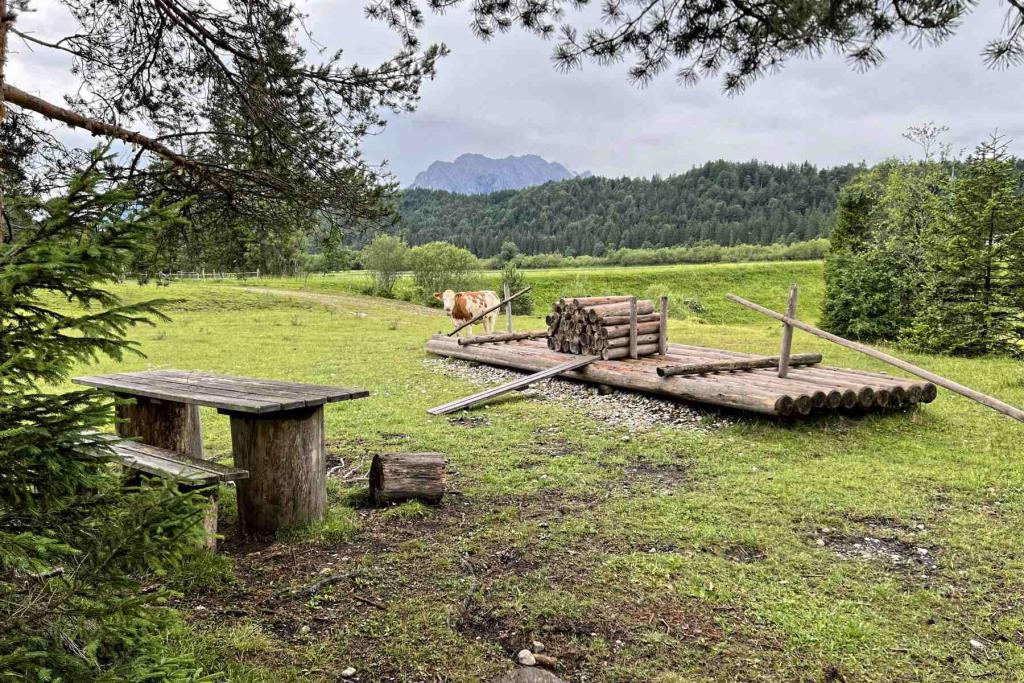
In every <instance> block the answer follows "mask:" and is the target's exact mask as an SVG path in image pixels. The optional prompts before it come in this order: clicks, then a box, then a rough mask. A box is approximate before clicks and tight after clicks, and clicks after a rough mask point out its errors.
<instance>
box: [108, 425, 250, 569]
mask: <svg viewBox="0 0 1024 683" xmlns="http://www.w3.org/2000/svg"><path fill="white" fill-rule="evenodd" d="M105 440H106V439H105ZM109 441H110V443H109V446H110V450H112V451H113V452H114V458H115V459H116V460H117V461H118V462H119V463H120V464H121V465H122V466H123V467H124V468H126V469H128V470H130V471H131V472H132V475H131V476H129V481H133V480H136V479H137V478H138V474H139V473H143V474H149V475H153V476H158V477H164V478H166V479H171V480H172V481H175V482H177V484H178V486H179V488H180V489H182V490H185V491H195V490H202V493H203V495H204V496H205V497H206V500H207V505H206V510H205V511H204V513H203V529H204V530H205V531H206V540H205V545H206V547H208V548H210V549H211V550H213V549H215V548H216V547H217V536H216V534H217V517H218V514H219V512H218V504H217V488H216V485H217V484H219V483H221V482H227V481H237V480H239V479H246V478H247V477H248V476H249V473H248V472H246V471H245V470H242V469H238V468H234V467H225V466H224V465H219V464H217V463H215V462H211V461H209V460H200V459H199V458H193V457H192V456H190V455H185V454H184V453H177V452H175V451H172V450H169V449H166V448H160V447H158V446H150V445H149V444H145V443H139V442H138V441H122V440H119V439H117V438H116V437H114V436H113V435H110V437H109Z"/></svg>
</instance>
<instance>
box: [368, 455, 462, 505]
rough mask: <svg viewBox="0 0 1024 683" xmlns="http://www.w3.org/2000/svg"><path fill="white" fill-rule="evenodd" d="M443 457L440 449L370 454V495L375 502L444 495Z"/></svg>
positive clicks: (433, 500) (432, 498)
mask: <svg viewBox="0 0 1024 683" xmlns="http://www.w3.org/2000/svg"><path fill="white" fill-rule="evenodd" d="M444 487H445V457H444V455H442V454H441V453H385V454H382V455H375V456H373V463H372V464H371V465H370V495H371V497H372V498H373V502H374V504H375V505H387V504H389V503H400V502H402V501H404V500H421V501H423V502H424V503H431V504H437V503H440V502H441V499H442V498H443V497H444Z"/></svg>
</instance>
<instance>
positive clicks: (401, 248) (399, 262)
mask: <svg viewBox="0 0 1024 683" xmlns="http://www.w3.org/2000/svg"><path fill="white" fill-rule="evenodd" d="M408 259H409V246H408V245H407V244H406V243H405V242H404V241H402V239H401V238H399V237H395V236H394V235H377V236H376V237H374V238H373V241H371V242H370V243H369V244H367V245H366V246H365V247H364V248H363V253H362V261H363V267H364V268H366V270H368V271H370V274H371V276H372V277H373V292H374V293H375V294H377V295H378V296H384V297H388V298H391V297H392V296H394V292H395V283H396V282H398V278H399V276H401V274H402V271H404V270H405V269H406V267H407V264H408Z"/></svg>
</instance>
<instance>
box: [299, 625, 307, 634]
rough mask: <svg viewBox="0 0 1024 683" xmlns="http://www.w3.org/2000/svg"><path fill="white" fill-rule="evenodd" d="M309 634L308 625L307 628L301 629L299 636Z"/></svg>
mask: <svg viewBox="0 0 1024 683" xmlns="http://www.w3.org/2000/svg"><path fill="white" fill-rule="evenodd" d="M307 633H309V626H308V625H307V626H303V627H302V628H300V629H299V635H301V636H304V635H306V634H307Z"/></svg>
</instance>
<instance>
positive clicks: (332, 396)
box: [73, 370, 370, 414]
mask: <svg viewBox="0 0 1024 683" xmlns="http://www.w3.org/2000/svg"><path fill="white" fill-rule="evenodd" d="M73 381H74V382H75V383H76V384H82V385H85V386H90V387H96V388H97V389H106V390H108V391H113V392H115V393H118V394H127V395H130V396H144V397H146V398H153V399H158V400H165V401H177V402H179V403H192V404H196V405H201V406H209V407H211V408H217V409H218V410H223V411H227V412H238V413H260V414H262V413H278V412H284V411H288V410H297V409H299V408H309V407H315V406H321V405H323V404H325V403H334V402H336V401H348V400H351V399H356V398H365V397H366V396H369V395H370V392H368V391H366V390H365V389H349V388H345V387H331V386H323V385H319V384H303V383H300V382H282V381H279V380H273V379H258V378H255V377H234V376H230V375H217V374H214V373H209V372H196V371H189V370H145V371H142V372H118V373H113V374H110V375H92V376H87V377H75V378H74V380H73Z"/></svg>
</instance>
